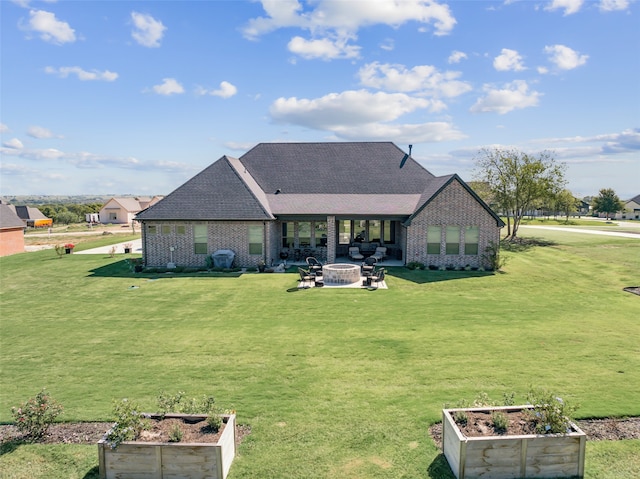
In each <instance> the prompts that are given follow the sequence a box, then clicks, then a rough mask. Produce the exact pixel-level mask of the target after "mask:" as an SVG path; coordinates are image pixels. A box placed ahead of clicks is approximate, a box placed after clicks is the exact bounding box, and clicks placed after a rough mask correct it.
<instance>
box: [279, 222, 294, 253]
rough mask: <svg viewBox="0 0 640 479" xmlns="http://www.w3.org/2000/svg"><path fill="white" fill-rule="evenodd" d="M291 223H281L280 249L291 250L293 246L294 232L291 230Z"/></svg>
mask: <svg viewBox="0 0 640 479" xmlns="http://www.w3.org/2000/svg"><path fill="white" fill-rule="evenodd" d="M293 224H294V223H293V221H285V222H284V223H282V247H283V248H293V245H294V244H295V230H294V229H293Z"/></svg>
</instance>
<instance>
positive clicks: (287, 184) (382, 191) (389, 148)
mask: <svg viewBox="0 0 640 479" xmlns="http://www.w3.org/2000/svg"><path fill="white" fill-rule="evenodd" d="M407 156H408V155H406V154H405V152H404V151H402V150H401V149H400V148H398V147H397V146H396V145H394V144H393V143H391V142H362V143H261V144H259V145H257V146H256V147H254V148H253V149H251V150H250V151H249V152H247V153H246V154H245V155H243V156H242V157H241V158H240V159H237V158H231V157H227V156H223V157H222V158H220V159H219V160H218V161H216V162H215V163H213V164H212V165H211V166H209V167H208V168H206V169H204V170H203V171H202V172H200V173H198V174H197V175H196V176H194V177H193V178H192V179H190V180H189V181H187V182H186V183H185V184H183V185H182V186H180V187H179V188H178V189H176V190H175V191H174V192H173V193H171V194H170V195H168V196H167V197H165V198H164V199H162V200H161V201H159V202H158V203H156V204H155V205H153V206H151V207H149V208H147V209H146V210H144V211H142V212H140V213H139V214H138V215H137V219H140V220H269V219H274V218H275V216H274V215H291V216H293V215H336V216H339V215H361V216H374V215H382V216H396V217H405V218H406V217H409V218H408V221H411V218H412V217H413V216H414V215H415V214H416V213H417V212H418V211H420V210H421V209H422V208H424V206H425V205H426V204H428V203H429V202H430V201H431V200H432V199H433V198H434V197H435V196H436V195H437V194H438V193H439V192H440V191H442V189H443V188H444V187H445V186H446V185H447V184H449V183H450V182H451V181H452V180H453V179H454V178H457V179H458V180H459V181H460V182H461V183H462V184H463V185H464V186H465V187H466V188H467V190H468V191H469V192H470V193H471V194H472V195H473V196H474V197H475V198H476V199H477V200H478V201H479V202H480V203H481V204H482V205H483V206H484V207H485V208H486V209H487V211H489V212H490V213H491V214H492V215H494V217H495V218H496V220H497V222H498V223H500V222H501V221H500V218H498V217H497V216H496V215H495V213H494V212H493V211H492V210H491V209H490V208H489V207H488V206H486V204H485V203H484V202H483V201H482V200H481V199H480V198H479V197H478V196H477V195H476V194H475V193H474V192H473V191H472V190H471V189H470V188H469V187H467V186H466V183H464V182H463V181H462V180H460V178H459V177H458V176H457V175H448V176H442V177H435V176H433V175H432V174H431V173H430V172H429V171H427V170H426V169H425V168H423V167H422V166H421V165H420V164H419V163H417V162H416V161H415V160H413V159H412V158H411V157H407ZM403 160H406V161H404V162H403ZM401 164H402V167H400V165H401Z"/></svg>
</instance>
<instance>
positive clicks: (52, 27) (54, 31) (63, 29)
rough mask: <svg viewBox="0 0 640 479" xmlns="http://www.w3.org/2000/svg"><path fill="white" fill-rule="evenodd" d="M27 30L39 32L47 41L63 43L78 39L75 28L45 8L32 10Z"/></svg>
mask: <svg viewBox="0 0 640 479" xmlns="http://www.w3.org/2000/svg"><path fill="white" fill-rule="evenodd" d="M25 28H26V29H27V30H31V31H34V32H38V33H39V34H40V38H42V39H43V40H44V41H45V42H49V43H54V44H56V45H62V44H63V43H71V42H75V41H76V34H75V30H74V29H73V28H71V27H70V26H69V24H68V23H67V22H63V21H60V20H58V19H57V18H56V16H55V14H53V13H51V12H45V11H44V10H31V11H30V12H29V24H28V26H27V27H25Z"/></svg>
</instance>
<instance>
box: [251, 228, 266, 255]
mask: <svg viewBox="0 0 640 479" xmlns="http://www.w3.org/2000/svg"><path fill="white" fill-rule="evenodd" d="M263 232H264V227H263V226H249V254H262V238H263V236H264V233H263Z"/></svg>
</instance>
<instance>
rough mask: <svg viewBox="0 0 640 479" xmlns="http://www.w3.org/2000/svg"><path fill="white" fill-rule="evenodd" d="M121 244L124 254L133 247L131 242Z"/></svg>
mask: <svg viewBox="0 0 640 479" xmlns="http://www.w3.org/2000/svg"><path fill="white" fill-rule="evenodd" d="M122 246H123V247H124V253H125V254H128V253H131V248H132V247H133V244H132V243H125V244H124V245H122Z"/></svg>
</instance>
